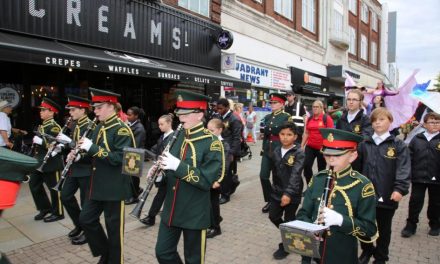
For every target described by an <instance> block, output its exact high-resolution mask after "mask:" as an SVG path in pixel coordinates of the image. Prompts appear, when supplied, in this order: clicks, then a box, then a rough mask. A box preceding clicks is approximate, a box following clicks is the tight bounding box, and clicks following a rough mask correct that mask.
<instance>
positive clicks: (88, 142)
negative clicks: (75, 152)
mask: <svg viewBox="0 0 440 264" xmlns="http://www.w3.org/2000/svg"><path fill="white" fill-rule="evenodd" d="M92 144H93V143H92V141H91V140H90V139H88V138H84V139H82V143H81V145H80V146H79V148H80V149H83V150H85V151H89V149H90V147H91V146H92Z"/></svg>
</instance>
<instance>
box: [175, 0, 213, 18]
mask: <svg viewBox="0 0 440 264" xmlns="http://www.w3.org/2000/svg"><path fill="white" fill-rule="evenodd" d="M210 2H211V0H179V6H181V7H183V8H186V9H188V10H191V11H193V12H195V13H197V14H200V15H203V16H207V17H209V4H210Z"/></svg>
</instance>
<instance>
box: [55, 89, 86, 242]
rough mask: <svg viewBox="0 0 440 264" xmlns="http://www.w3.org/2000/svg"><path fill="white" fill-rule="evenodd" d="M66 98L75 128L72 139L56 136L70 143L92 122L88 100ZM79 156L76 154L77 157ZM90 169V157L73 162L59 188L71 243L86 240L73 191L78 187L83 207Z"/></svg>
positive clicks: (69, 157)
mask: <svg viewBox="0 0 440 264" xmlns="http://www.w3.org/2000/svg"><path fill="white" fill-rule="evenodd" d="M67 99H68V101H69V102H68V103H67V105H66V109H69V114H70V116H71V117H72V120H74V121H76V125H75V128H74V129H73V139H71V138H69V137H68V136H66V135H65V134H62V133H60V134H59V135H58V136H57V139H59V140H61V141H64V142H67V143H71V142H72V141H73V142H75V143H77V142H78V141H79V140H80V139H81V137H82V135H83V134H84V132H85V131H86V129H87V127H88V126H89V125H90V123H91V122H92V120H90V119H89V118H88V117H87V114H88V112H89V107H90V101H89V100H88V99H85V98H82V97H78V96H74V95H67ZM90 137H91V133H90V134H89V138H90ZM73 155H74V154H73V150H72V151H71V154H69V155H68V159H74V158H75V157H73ZM80 157H81V156H78V158H80ZM91 169H92V166H91V163H90V159H80V160H78V162H75V163H73V164H72V166H71V167H70V170H69V172H68V176H67V177H66V180H65V182H64V185H63V187H62V190H61V201H62V202H63V205H64V208H65V209H66V211H67V213H68V214H69V216H70V218H71V219H72V222H73V224H74V225H75V228H74V229H73V230H72V231H71V232H69V234H68V237H69V238H70V239H71V240H72V244H73V245H82V244H84V243H86V242H87V240H86V237H85V235H84V233H83V232H82V229H81V226H80V224H79V214H80V213H81V209H80V206H79V205H78V201H77V200H76V198H75V193H76V191H78V189H79V190H80V200H81V207H83V206H84V201H85V199H86V193H87V191H88V189H89V183H90V174H91V172H92V171H91Z"/></svg>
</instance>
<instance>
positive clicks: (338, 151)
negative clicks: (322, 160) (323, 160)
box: [319, 128, 363, 156]
mask: <svg viewBox="0 0 440 264" xmlns="http://www.w3.org/2000/svg"><path fill="white" fill-rule="evenodd" d="M319 132H321V135H322V138H323V144H322V149H321V152H322V153H323V154H324V155H332V156H339V155H343V154H345V153H347V152H348V151H351V150H356V149H357V145H358V143H360V142H362V140H363V138H362V137H361V136H359V135H356V134H354V133H351V132H348V131H344V130H340V129H334V128H320V129H319Z"/></svg>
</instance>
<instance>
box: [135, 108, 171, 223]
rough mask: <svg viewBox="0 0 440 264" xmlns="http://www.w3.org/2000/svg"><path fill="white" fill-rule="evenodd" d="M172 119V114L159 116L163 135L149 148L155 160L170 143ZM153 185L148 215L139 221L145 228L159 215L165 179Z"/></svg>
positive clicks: (164, 190)
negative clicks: (154, 190) (155, 188)
mask: <svg viewBox="0 0 440 264" xmlns="http://www.w3.org/2000/svg"><path fill="white" fill-rule="evenodd" d="M173 117H174V116H173V114H168V115H163V116H161V117H160V118H159V120H158V123H159V129H160V131H161V132H162V133H163V134H162V135H161V136H160V138H159V139H158V140H157V143H156V145H154V146H153V147H151V151H152V152H153V153H155V154H156V155H157V156H156V158H158V157H159V155H160V154H162V152H163V150H164V149H165V146H166V145H167V144H168V141H170V139H171V136H172V134H173V132H174V130H173ZM155 185H156V187H157V188H158V190H157V193H156V195H155V196H154V198H153V202H152V203H151V207H150V210H149V211H148V215H147V216H146V217H145V218H143V219H141V220H140V221H141V222H142V223H143V224H145V225H147V226H152V225H154V224H155V223H156V215H157V214H158V213H159V211H160V208H161V207H162V204H163V202H164V201H165V195H166V193H167V185H166V182H165V179H161V178H160V179H157V180H156V182H155Z"/></svg>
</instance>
